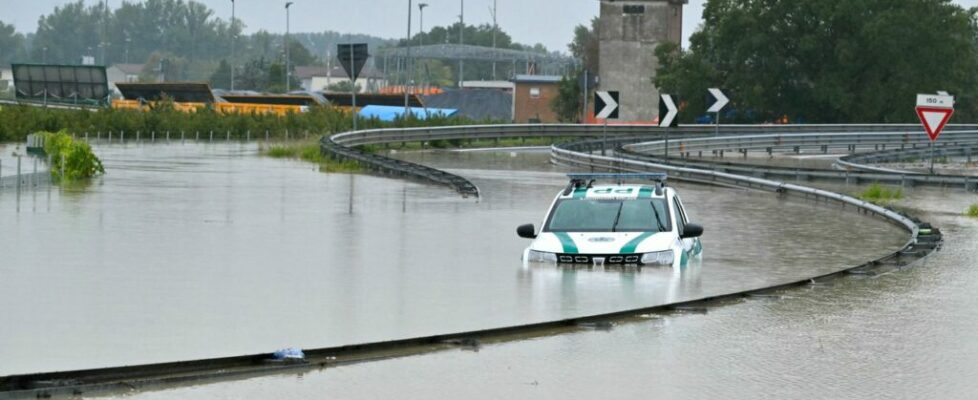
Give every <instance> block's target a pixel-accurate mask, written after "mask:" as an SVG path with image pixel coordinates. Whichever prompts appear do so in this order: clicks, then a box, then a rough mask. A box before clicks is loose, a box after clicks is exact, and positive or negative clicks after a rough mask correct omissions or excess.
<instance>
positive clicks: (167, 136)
mask: <svg viewBox="0 0 978 400" xmlns="http://www.w3.org/2000/svg"><path fill="white" fill-rule="evenodd" d="M166 142H167V143H170V131H166Z"/></svg>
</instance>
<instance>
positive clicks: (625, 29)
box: [598, 0, 688, 121]
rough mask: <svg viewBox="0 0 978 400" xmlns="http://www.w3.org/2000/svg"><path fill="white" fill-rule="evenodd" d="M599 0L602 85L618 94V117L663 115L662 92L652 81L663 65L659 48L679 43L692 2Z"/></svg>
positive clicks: (631, 118) (646, 118)
mask: <svg viewBox="0 0 978 400" xmlns="http://www.w3.org/2000/svg"><path fill="white" fill-rule="evenodd" d="M600 1H601V17H600V23H599V24H598V38H599V40H600V50H599V57H598V58H599V64H600V66H599V68H600V69H601V71H600V77H601V82H600V84H599V86H600V88H601V90H617V91H619V92H620V98H619V103H620V104H621V109H620V117H621V118H620V120H622V121H651V120H653V119H655V118H656V117H657V116H658V114H659V91H658V89H656V87H655V86H654V85H653V84H652V79H653V78H654V77H655V70H656V68H657V67H658V66H659V61H658V60H657V59H656V57H655V48H656V46H658V45H659V44H660V43H662V42H665V41H670V42H674V43H680V41H681V40H682V34H683V5H685V4H687V3H688V0H600Z"/></svg>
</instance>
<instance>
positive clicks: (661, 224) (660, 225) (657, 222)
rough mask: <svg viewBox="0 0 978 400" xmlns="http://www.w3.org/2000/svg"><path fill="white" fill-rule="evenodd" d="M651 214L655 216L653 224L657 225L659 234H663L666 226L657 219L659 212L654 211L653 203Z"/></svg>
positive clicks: (660, 219)
mask: <svg viewBox="0 0 978 400" xmlns="http://www.w3.org/2000/svg"><path fill="white" fill-rule="evenodd" d="M651 205H652V213H653V214H655V224H656V225H659V232H665V231H666V226H665V225H664V224H663V223H662V218H661V217H659V210H656V209H655V203H651Z"/></svg>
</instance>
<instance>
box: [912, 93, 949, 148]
mask: <svg viewBox="0 0 978 400" xmlns="http://www.w3.org/2000/svg"><path fill="white" fill-rule="evenodd" d="M953 114H954V96H950V95H946V94H918V95H917V117H918V118H920V123H921V124H923V125H924V130H925V131H927V136H928V137H930V140H931V141H932V142H933V141H936V140H937V137H938V136H940V135H941V131H942V130H944V126H945V125H947V121H949V120H950V119H951V115H953Z"/></svg>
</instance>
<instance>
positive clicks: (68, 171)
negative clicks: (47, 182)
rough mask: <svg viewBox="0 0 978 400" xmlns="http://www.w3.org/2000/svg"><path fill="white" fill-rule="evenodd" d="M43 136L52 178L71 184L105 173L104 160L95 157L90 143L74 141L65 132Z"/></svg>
mask: <svg viewBox="0 0 978 400" xmlns="http://www.w3.org/2000/svg"><path fill="white" fill-rule="evenodd" d="M42 134H43V135H44V136H45V137H44V152H45V153H47V154H48V156H50V157H51V176H52V177H55V178H59V179H60V180H62V181H69V182H70V181H75V180H79V179H87V178H91V177H93V176H95V175H97V174H102V173H105V168H103V167H102V160H99V158H98V157H97V156H95V153H93V152H92V147H91V146H89V145H88V143H85V142H83V141H79V140H74V139H72V138H71V136H69V135H68V134H67V133H65V132H64V131H61V132H57V133H51V132H43V133H42ZM62 173H63V174H64V175H62Z"/></svg>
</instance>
